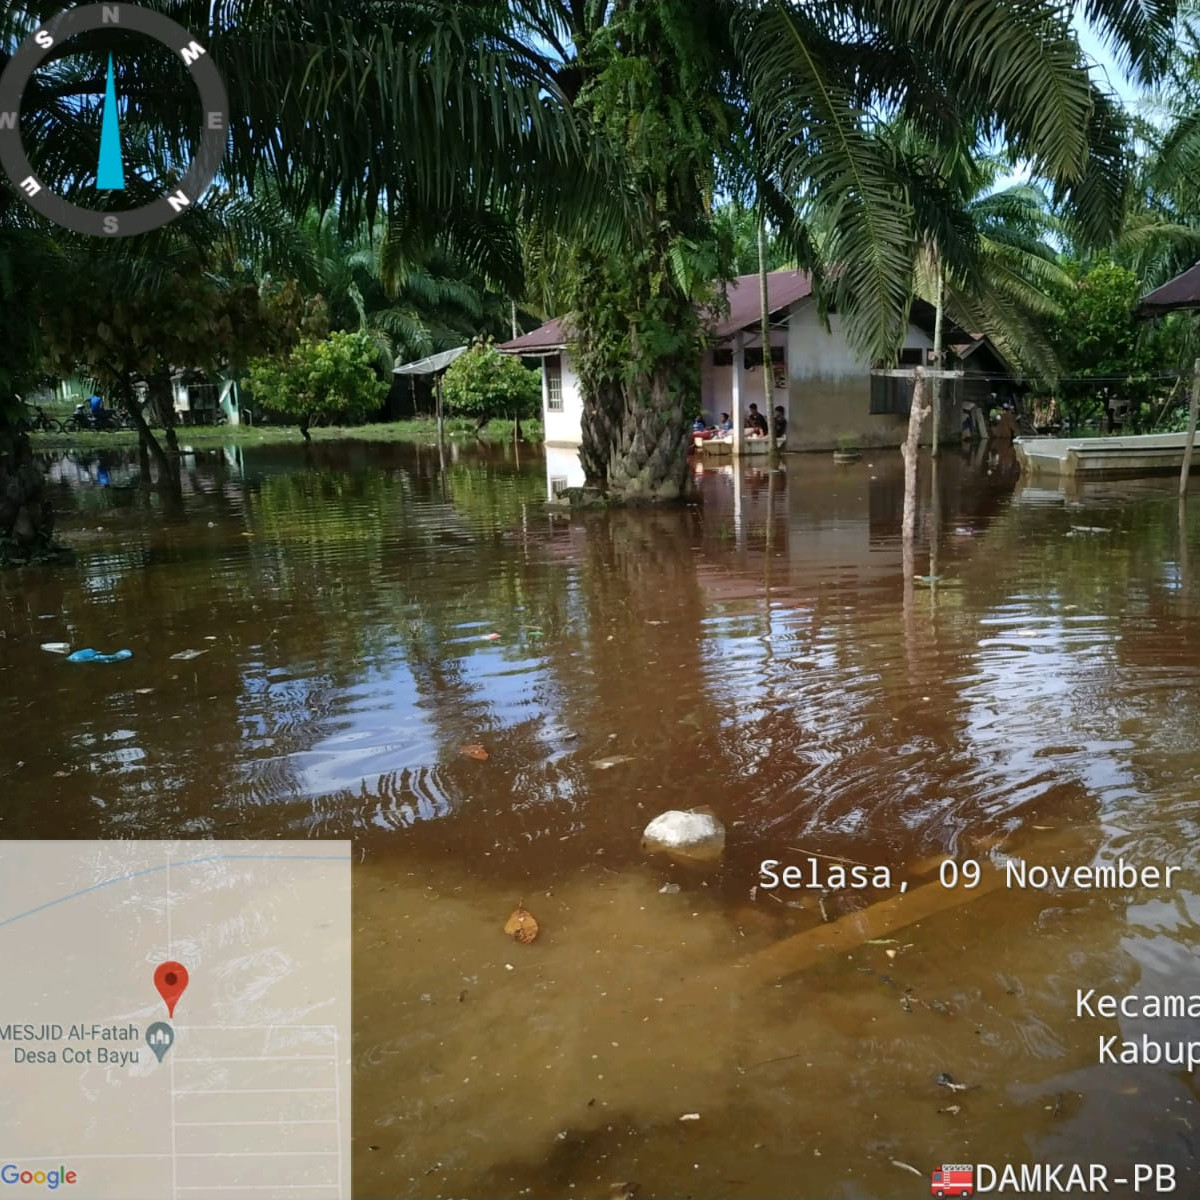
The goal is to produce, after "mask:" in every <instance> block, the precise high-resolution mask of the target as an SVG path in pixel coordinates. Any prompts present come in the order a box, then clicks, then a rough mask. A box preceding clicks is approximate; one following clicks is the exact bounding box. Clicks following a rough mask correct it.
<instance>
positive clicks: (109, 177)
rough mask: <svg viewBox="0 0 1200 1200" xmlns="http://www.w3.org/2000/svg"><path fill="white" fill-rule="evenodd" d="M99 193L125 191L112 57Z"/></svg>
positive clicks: (98, 182) (101, 151) (102, 142)
mask: <svg viewBox="0 0 1200 1200" xmlns="http://www.w3.org/2000/svg"><path fill="white" fill-rule="evenodd" d="M96 188H97V190H98V191H107V192H120V191H124V190H125V163H124V161H123V159H122V156H121V121H120V116H119V114H118V112H117V85H116V81H115V80H114V78H113V60H112V55H111V54H110V55H109V56H108V82H107V84H106V85H105V89H104V118H103V121H102V123H101V126H100V165H99V166H98V167H97V169H96Z"/></svg>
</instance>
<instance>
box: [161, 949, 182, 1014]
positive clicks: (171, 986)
mask: <svg viewBox="0 0 1200 1200" xmlns="http://www.w3.org/2000/svg"><path fill="white" fill-rule="evenodd" d="M187 985H188V973H187V967H185V966H184V965H183V963H177V962H165V963H160V964H159V965H158V966H157V967H156V968H155V970H154V986H155V987H156V988H158V994H159V995H160V996H161V997H162V998H163V1000H164V1002H165V1003H166V1006H167V1016H168V1017H173V1016H174V1015H175V1005H176V1004H178V1003H179V997H180V996H182V995H183V989H184V988H186V987H187Z"/></svg>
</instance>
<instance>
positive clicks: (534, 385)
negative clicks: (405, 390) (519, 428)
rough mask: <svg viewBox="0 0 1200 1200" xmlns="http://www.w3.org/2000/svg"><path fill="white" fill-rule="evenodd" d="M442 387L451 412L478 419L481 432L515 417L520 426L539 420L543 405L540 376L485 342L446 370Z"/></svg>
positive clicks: (474, 346) (461, 355) (477, 344)
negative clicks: (499, 419) (490, 423)
mask: <svg viewBox="0 0 1200 1200" xmlns="http://www.w3.org/2000/svg"><path fill="white" fill-rule="evenodd" d="M442 387H443V390H444V393H445V402H446V409H447V411H449V412H450V413H452V414H454V415H455V416H460V417H474V418H475V419H476V421H477V422H478V426H477V428H479V429H482V428H483V427H484V426H485V425H486V424H487V423H488V421H490V420H492V418H494V417H511V418H512V419H513V420H514V421H516V422H517V423H518V424H519V423H520V421H521V420H522V419H528V418H530V417H533V416H536V415H537V413H538V411H539V409H540V407H541V403H542V385H541V378H540V376H539V374H538V372H537V371H531V370H530V369H529V368H528V367H526V366H523V365H522V364H521V360H520V359H519V358H514V357H513V356H512V355H510V354H501V353H500V352H499V351H498V350H495V349H494V348H493V347H491V346H489V345H487V344H486V343H483V342H477V343H476V344H475V345H473V346H472V347H471V348H470V349H469V350H468V351H467V352H466V353H465V354H460V355H459V356H458V358H456V359H455V360H454V361H453V362H452V363H451V364H450V366H449V367H447V368H446V374H445V377H444V379H443V382H442Z"/></svg>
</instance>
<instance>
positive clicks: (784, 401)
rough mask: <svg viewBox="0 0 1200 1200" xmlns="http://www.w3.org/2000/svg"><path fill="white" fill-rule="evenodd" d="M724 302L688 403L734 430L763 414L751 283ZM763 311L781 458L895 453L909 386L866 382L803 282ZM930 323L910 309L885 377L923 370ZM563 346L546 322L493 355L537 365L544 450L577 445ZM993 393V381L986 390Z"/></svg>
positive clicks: (953, 427) (783, 281)
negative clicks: (857, 450)
mask: <svg viewBox="0 0 1200 1200" xmlns="http://www.w3.org/2000/svg"><path fill="white" fill-rule="evenodd" d="M726 296H727V299H728V303H729V311H728V314H727V315H726V316H724V317H722V318H720V319H719V320H718V321H717V322H716V324H715V325H714V327H713V329H712V331H711V333H712V343H711V345H710V347H709V349H707V350H706V351H704V359H703V362H702V363H701V384H700V396H699V398H698V399H699V402H700V409H701V412H702V414H703V416H704V417H705V419H706V420H707V421H708V422H709V423H710V424H717V423H718V422H719V421H720V417H721V414H722V413H729V414H730V415H731V416H733V417H734V419H735V420H737V419H740V420H742V421H744V420H745V418H746V413H747V411H748V409H749V406H750V404H751V403H754V404H757V405H758V407H759V408H760V409H762V407H763V382H762V374H761V372H762V370H763V369H764V368H763V358H764V355H763V349H762V337H761V334H760V324H761V320H760V300H759V277H758V276H757V275H743V276H741V277H740V278H739V279H736V280H735V281H734V282H733V283H731V284H730V285H729V287H728V290H727V293H726ZM767 303H768V305H769V306H770V310H771V348H770V352H769V356H768V357H769V363H770V365H769V367H768V368H767V369H769V370H770V371H771V375H772V402H771V406H772V408H774V407H775V406H776V405H780V406H782V408H783V410H784V414H785V415H786V417H787V422H788V425H787V430H788V432H787V449H788V450H828V449H833V448H834V447H835V446H836V445H837V444H838V439H839V438H843V437H849V438H852V439H854V441H855V442H857V444H858V445H860V446H864V447H866V446H885V445H886V446H897V445H899V444H900V442H901V441H902V440H903V438H904V434H905V428H906V424H907V421H908V411H909V402H910V400H911V396H912V379H911V376H908V377H905V376H903V375H897V374H896V373H895V370H893V371H892V373H891V374H888V375H884V374H880V373H875V372H873V371H872V364H871V363H870V362H868V361H867V360H866V359H864V358H863V357H862V356H861V355H860V354H858V353H857V351H855V350H854V348H853V347H852V345H851V343H850V341H849V339H848V338H847V336H846V333H845V329H844V326H843V324H842V320H841V318H840V317H839V315H838V314H837V313H836V312H835V313H831V314H830V315H829V326H828V328H826V326H825V323H824V322H823V321H822V319H821V317H820V315H819V314H818V312H817V302H816V298H815V297H814V296H813V291H812V280H811V279H810V277H809V276H808V275H807V274H805V273H804V272H802V271H772V272H771V273H770V274H769V275H768V277H767ZM933 323H934V313H933V310H932V308H930V306H929V305H926V304H923V303H921V302H917V303H916V304H914V306H913V313H912V322H911V323H910V325H909V328H908V331H907V333H906V335H905V338H904V346H903V348H902V350H901V351H900V355H899V361H898V363H896V364H890V366H891V367H892V368H896V367H899V368H904V367H916V366H919V365H922V364H926V363H927V362H928V361H929V359H930V355H931V352H932V349H933ZM945 340H946V346H947V349H948V350H949V349H951V348H952V347H957V346H958V345H960V344H963V345H965V346H974V344H975V343H976V342H977V341H980V340H982V339H975V338H972V337H970V336H969V335H968V334H966V333H964V332H963V331H962V330H958V329H956V328H955V327H954V326H953V325H952V324H950V323H947V326H946V336H945ZM570 342H571V338H570V317H556V318H555V319H554V320H551V321H547V322H546V324H545V325H542V326H540V327H539V328H538V329H535V330H533V331H532V332H530V333H526V334H524V335H522V336H521V337H517V338H513V339H512V340H511V341H508V342H504V343H503V344H502V345H500V346H499V347H498V349H500V350H502V351H505V352H506V353H509V354H519V355H521V356H523V357H532V358H540V359H541V362H542V420H543V424H544V428H545V438H546V443H547V445H550V446H578V445H579V444H580V442H581V440H582V422H583V399H582V396H581V395H580V389H579V379H578V376H577V375H576V373H575V370H574V365H573V363H572V360H571V349H570ZM989 346H990V343H989ZM960 353H961V351H960ZM981 357H987V358H988V361H989V362H991V361H993V360H992V358H991V357H990V356H981ZM1000 371H1002V372H1003V376H1004V380H1006V381H1008V382H1009V383H1011V378H1010V376H1009V375H1008V372H1007V370H1006V369H1005V368H1003V367H1001V368H1000ZM955 382H956V383H957V381H955ZM986 386H987V385H986V382H985V387H986ZM1002 388H1003V381H1002V382H1001V383H1000V384H998V385H997V386H995V387H993V388H992V390H1002ZM959 390H960V389H958V388H957V387H955V386H946V387H944V388H943V397H942V402H943V412H942V414H941V415H942V421H941V428H942V429H943V430H944V431H945V433H946V434H947V435H949V436H951V437H955V436H957V434H958V431H959V428H960V423H961V414H960V407H961V405H960V400H959V395H958V392H959ZM925 432H926V436H928V433H929V425H928V424H927V425H926V430H925Z"/></svg>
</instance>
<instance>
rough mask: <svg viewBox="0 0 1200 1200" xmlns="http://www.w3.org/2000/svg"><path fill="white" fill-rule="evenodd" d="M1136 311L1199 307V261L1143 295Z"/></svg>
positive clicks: (1151, 311)
mask: <svg viewBox="0 0 1200 1200" xmlns="http://www.w3.org/2000/svg"><path fill="white" fill-rule="evenodd" d="M1137 307H1138V312H1142V313H1156V312H1170V311H1171V310H1172V309H1176V308H1200V263H1197V264H1196V265H1195V266H1194V267H1189V268H1188V269H1187V270H1186V271H1184V272H1183V274H1182V275H1176V276H1175V278H1174V279H1168V280H1167V282H1166V283H1164V284H1163V285H1162V287H1157V288H1155V289H1154V291H1152V292H1150V293H1148V294H1147V295H1145V296H1143V297H1142V299H1141V303H1139V304H1138V306H1137Z"/></svg>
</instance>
